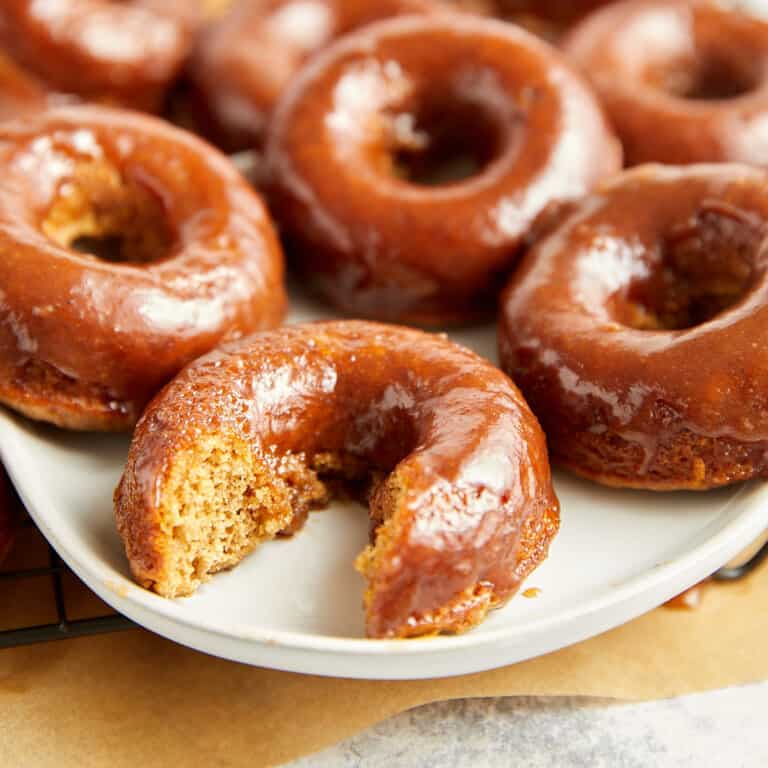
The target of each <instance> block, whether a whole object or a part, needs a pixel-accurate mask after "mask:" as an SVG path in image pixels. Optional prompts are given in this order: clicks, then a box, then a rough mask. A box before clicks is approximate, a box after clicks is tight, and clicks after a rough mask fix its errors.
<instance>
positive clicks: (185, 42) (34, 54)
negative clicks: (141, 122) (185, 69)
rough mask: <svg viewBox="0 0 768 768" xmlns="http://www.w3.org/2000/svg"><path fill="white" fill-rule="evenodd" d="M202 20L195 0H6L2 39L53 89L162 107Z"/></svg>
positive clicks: (0, 20) (0, 15) (0, 8)
mask: <svg viewBox="0 0 768 768" xmlns="http://www.w3.org/2000/svg"><path fill="white" fill-rule="evenodd" d="M200 18H201V14H200V13H199V9H198V8H197V7H196V3H194V2H189V0H128V1H127V2H110V0H66V2H63V3H62V2H51V1H50V0H3V2H2V4H0V44H1V45H2V46H3V47H4V48H5V49H6V50H7V51H8V52H9V53H10V54H11V55H12V56H13V57H14V58H15V59H16V60H17V61H18V62H19V63H20V64H21V66H22V67H24V68H25V69H27V70H29V71H30V72H31V73H33V74H34V75H36V76H37V77H39V78H40V79H41V80H42V81H44V82H45V83H46V84H47V85H48V86H49V87H50V89H51V90H54V91H61V92H65V93H72V94H77V95H78V96H81V97H83V98H85V99H88V100H95V101H101V102H105V103H111V104H119V105H122V106H128V107H133V108H137V109H147V110H155V109H157V108H159V107H160V105H161V103H162V100H163V97H164V95H165V92H166V90H167V88H168V86H169V85H170V84H171V82H172V81H173V80H174V78H175V77H176V75H177V74H178V72H179V70H180V69H181V67H182V65H183V64H184V61H185V59H186V57H187V55H188V53H189V50H190V48H191V46H192V43H193V39H194V31H195V29H196V27H197V25H198V23H199V21H200Z"/></svg>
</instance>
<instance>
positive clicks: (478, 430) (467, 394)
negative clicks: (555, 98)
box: [115, 321, 559, 637]
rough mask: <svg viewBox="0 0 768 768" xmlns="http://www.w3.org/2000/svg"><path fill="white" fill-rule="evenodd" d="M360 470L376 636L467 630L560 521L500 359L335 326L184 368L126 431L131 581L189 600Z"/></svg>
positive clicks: (125, 512)
mask: <svg viewBox="0 0 768 768" xmlns="http://www.w3.org/2000/svg"><path fill="white" fill-rule="evenodd" d="M366 479H368V480H371V481H372V484H371V485H370V492H369V500H370V515H371V521H372V543H371V545H370V546H369V547H368V548H367V549H366V550H365V551H364V552H363V553H362V554H361V555H360V556H359V557H358V559H357V562H356V567H357V569H358V570H359V571H360V572H361V573H362V574H363V575H364V576H365V578H366V579H367V581H368V588H367V591H366V594H365V607H366V630H367V634H368V635H369V636H370V637H407V636H414V635H424V634H434V633H437V632H460V631H463V630H466V629H469V628H471V627H472V626H474V625H475V624H477V623H478V622H480V621H481V620H482V619H483V617H484V616H485V614H486V613H487V611H488V610H489V609H491V608H494V607H496V606H498V605H500V604H501V603H503V602H504V601H506V600H507V599H508V598H509V597H511V596H512V595H513V594H514V593H515V592H516V591H517V589H518V587H519V585H520V583H521V582H522V580H523V579H524V578H525V577H526V575H527V574H528V573H529V572H530V571H531V570H533V569H534V568H535V567H536V566H537V565H538V564H539V563H540V562H541V561H542V560H543V559H544V558H545V557H546V555H547V551H548V547H549V543H550V541H551V539H552V537H553V536H554V535H555V533H556V532H557V529H558V525H559V511H558V502H557V499H556V497H555V494H554V491H553V490H552V485H551V481H550V472H549V463H548V459H547V450H546V445H545V440H544V435H543V433H542V432H541V430H540V428H539V425H538V422H537V421H536V419H535V417H534V416H533V414H532V413H531V412H530V410H529V409H528V407H527V405H526V404H525V401H524V400H523V398H522V397H521V396H520V393H519V392H518V390H517V389H516V388H515V386H514V385H513V384H512V382H511V381H510V380H509V379H508V378H507V377H506V376H505V375H504V374H503V373H502V372H501V371H499V370H498V369H496V368H495V367H494V366H492V365H491V364H490V363H488V362H487V361H485V360H483V359H482V358H480V357H478V356H477V355H475V354H474V353H472V352H470V351H469V350H467V349H465V348H463V347H460V346H458V345H456V344H453V343H451V342H449V341H447V340H446V339H445V338H444V337H439V336H432V335H429V334H426V333H424V332H422V331H416V330H412V329H408V328H400V327H396V326H387V325H379V324H376V323H367V322H362V321H336V322H328V323H313V324H307V325H303V326H294V327H287V328H282V329H280V330H278V331H270V332H265V333H261V334H256V335H254V336H252V337H250V338H248V339H244V340H241V341H239V342H235V343H233V344H229V345H226V346H224V347H222V348H220V349H219V350H217V351H214V352H212V353H210V354H208V355H206V356H205V357H203V358H201V359H200V360H197V361H195V362H194V363H192V364H190V365H189V366H187V367H186V368H185V369H184V370H183V371H182V372H181V373H180V374H179V375H178V376H177V377H176V378H175V379H174V380H173V381H172V382H171V383H170V384H169V385H168V386H167V387H166V388H165V389H164V390H163V391H162V392H161V393H160V394H159V395H158V396H157V397H156V398H155V399H154V400H153V401H152V403H151V404H150V406H149V407H148V408H147V410H146V412H145V413H144V415H143V416H142V418H141V421H140V422H139V424H138V426H137V428H136V432H135V434H134V438H133V443H132V445H131V449H130V453H129V455H128V464H127V466H126V469H125V472H124V474H123V477H122V479H121V481H120V484H119V485H118V487H117V490H116V492H115V508H116V516H117V526H118V529H119V531H120V534H121V536H122V538H123V541H124V543H125V548H126V553H127V555H128V560H129V562H130V566H131V571H132V573H133V575H134V577H135V578H136V580H137V581H138V582H139V583H140V584H142V585H143V586H145V587H147V588H150V589H152V590H154V591H155V592H158V593H159V594H161V595H164V596H167V597H174V596H178V595H187V594H189V593H191V592H192V591H193V590H195V589H196V588H197V587H198V586H199V585H200V584H201V583H202V582H204V581H207V580H208V579H209V578H210V577H211V575H212V574H214V573H215V572H217V571H220V570H222V569H224V568H229V567H231V566H234V565H235V564H236V563H238V562H239V561H240V560H241V559H242V558H243V557H244V556H245V555H246V554H247V553H248V552H250V551H251V550H252V549H253V548H254V547H255V546H256V545H257V544H258V543H259V542H261V541H262V540H264V539H268V538H271V537H273V536H274V535H275V534H277V533H278V532H280V531H282V530H285V529H290V530H294V529H295V528H296V527H297V524H296V521H297V520H298V521H299V522H300V521H302V520H303V518H304V516H305V515H306V513H307V510H308V509H312V508H317V507H321V506H324V505H325V503H326V502H327V501H328V498H329V496H330V494H331V489H332V488H334V487H338V485H339V483H341V484H342V485H347V486H350V485H351V486H352V488H355V487H357V488H360V487H361V486H364V485H365V481H366Z"/></svg>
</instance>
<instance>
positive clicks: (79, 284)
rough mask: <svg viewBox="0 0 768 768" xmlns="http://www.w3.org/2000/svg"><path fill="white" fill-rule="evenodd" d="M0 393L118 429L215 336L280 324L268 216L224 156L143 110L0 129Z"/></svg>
mask: <svg viewBox="0 0 768 768" xmlns="http://www.w3.org/2000/svg"><path fill="white" fill-rule="evenodd" d="M0 168H2V175H3V183H2V185H0V402H3V403H5V404H7V405H9V406H11V407H12V408H15V409H16V410H18V411H21V412H22V413H24V414H26V415H27V416H30V417H32V418H35V419H42V420H44V421H49V422H52V423H54V424H58V425H59V426H63V427H68V428H70V429H99V430H115V429H127V428H129V427H131V426H132V425H133V424H134V423H135V421H136V419H137V417H138V415H139V412H140V410H141V408H142V407H143V405H144V404H145V403H146V402H147V400H148V399H149V398H150V397H151V396H152V395H153V394H154V393H155V392H156V391H157V390H158V389H160V388H161V387H162V385H163V384H165V383H166V382H167V381H168V380H169V379H170V378H172V377H173V376H174V375H175V374H176V372H177V371H178V370H179V369H180V368H181V367H182V366H183V365H185V364H186V363H187V362H188V361H189V360H192V359H194V358H196V357H199V356H200V355H201V354H203V353H204V352H207V351H208V350H209V349H211V348H213V347H214V346H215V345H216V343H217V342H219V341H220V340H221V339H222V338H225V337H236V336H238V335H243V334H245V333H250V332H253V331H255V330H260V329H263V328H268V327H272V326H274V325H277V324H279V322H280V320H281V318H282V316H283V311H284V306H285V295H284V290H283V282H282V275H283V263H282V256H281V251H280V247H279V244H278V242H277V239H276V235H275V233H274V230H273V227H272V225H271V222H270V219H269V217H268V215H267V213H266V211H265V209H264V207H263V205H262V204H261V201H260V200H259V198H258V197H257V196H256V194H255V193H254V192H252V190H251V189H250V187H249V186H248V185H247V184H246V182H245V181H244V180H243V179H242V178H241V176H240V175H239V174H238V172H237V171H236V170H235V168H234V167H233V166H232V165H231V163H230V161H229V160H228V159H227V158H225V157H224V156H222V155H220V154H219V153H218V152H216V151H215V150H213V149H212V148H210V147H209V146H208V145H206V144H204V143H203V142H202V141H200V140H199V139H196V138H195V137H193V136H191V135H189V134H187V133H185V132H183V131H180V130H179V129H177V128H174V127H172V126H170V125H168V124H167V123H164V122H162V121H160V120H158V119H156V118H151V117H149V116H145V115H140V114H138V113H133V112H127V111H122V110H117V109H110V108H106V107H85V106H83V107H67V108H60V109H54V110H49V111H46V112H43V113H40V114H36V115H34V116H33V117H30V118H28V119H25V120H23V121H22V120H19V121H15V122H6V123H2V124H0Z"/></svg>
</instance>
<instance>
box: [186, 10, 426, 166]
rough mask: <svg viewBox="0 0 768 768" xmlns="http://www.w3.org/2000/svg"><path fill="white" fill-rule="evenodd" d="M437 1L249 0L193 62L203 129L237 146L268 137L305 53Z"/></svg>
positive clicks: (208, 37)
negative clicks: (268, 128)
mask: <svg viewBox="0 0 768 768" xmlns="http://www.w3.org/2000/svg"><path fill="white" fill-rule="evenodd" d="M436 8H437V6H436V3H435V2H431V1H430V0H244V1H242V2H240V3H239V4H237V5H236V6H235V7H234V8H233V9H232V11H230V13H229V14H227V15H226V16H225V17H224V18H223V19H222V20H221V21H220V22H219V23H218V24H216V25H214V26H213V27H211V29H210V30H209V31H208V32H207V33H206V34H205V35H204V36H203V39H202V41H201V43H200V45H199V46H198V50H197V52H196V54H195V55H194V56H193V60H192V63H191V66H190V70H191V77H192V80H193V82H194V85H195V88H196V90H197V92H198V100H199V101H200V102H202V103H201V104H200V107H201V108H202V109H203V110H204V112H205V117H204V118H203V126H202V128H203V130H204V131H206V132H207V133H208V134H210V135H211V137H212V138H213V139H215V140H216V142H217V143H218V144H220V145H222V146H225V147H226V148H227V149H229V150H231V151H236V150H241V149H250V148H252V147H254V146H258V145H260V144H261V142H262V140H263V138H264V131H265V128H266V123H267V119H268V117H269V114H270V112H271V111H272V109H273V107H274V106H275V104H276V103H277V100H278V98H279V97H280V95H281V94H282V92H283V91H284V90H285V89H286V87H287V86H288V84H289V83H290V82H291V80H293V78H294V77H295V76H296V73H297V72H298V71H299V69H300V68H301V66H302V65H303V64H304V62H305V61H306V59H307V58H308V57H309V56H310V55H311V54H313V53H315V52H317V51H318V50H320V49H322V48H324V47H325V46H327V45H328V44H329V43H330V42H331V41H333V40H335V39H336V38H337V37H339V36H341V35H344V34H347V33H348V32H350V31H352V30H354V29H357V28H358V27H361V26H363V25H365V24H369V23H370V22H372V21H377V20H379V19H384V18H387V17H390V16H400V15H402V14H408V13H429V12H433V11H434V10H436Z"/></svg>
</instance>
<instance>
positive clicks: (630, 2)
mask: <svg viewBox="0 0 768 768" xmlns="http://www.w3.org/2000/svg"><path fill="white" fill-rule="evenodd" d="M563 50H564V52H565V53H566V55H567V56H568V57H569V58H570V59H571V61H573V62H574V63H575V64H577V65H578V66H579V67H580V68H581V69H582V70H583V72H584V73H585V75H586V76H588V77H589V78H590V79H591V81H592V84H593V86H594V87H595V90H596V91H597V93H598V95H599V96H600V99H601V101H602V103H603V105H604V106H605V109H606V111H607V113H608V116H609V117H610V119H611V121H612V123H613V125H614V127H615V128H616V131H617V133H618V134H619V138H621V140H622V142H623V144H624V152H625V156H626V161H627V164H628V165H636V164H639V163H644V162H660V163H670V164H684V163H698V162H745V163H750V164H755V165H763V166H765V165H768V117H766V115H768V22H766V21H764V20H761V19H758V18H756V17H753V16H749V15H747V14H746V13H744V12H742V11H739V10H738V9H735V8H728V7H726V6H724V5H722V4H718V3H715V2H709V1H708V0H627V1H626V2H619V3H614V4H612V5H609V6H607V7H606V8H604V9H602V10H600V11H597V12H595V13H593V14H591V15H590V16H588V17H587V18H586V19H585V20H584V21H583V22H581V24H579V25H577V26H576V27H575V28H574V29H573V30H572V31H571V32H570V34H569V35H568V36H567V37H566V39H565V40H564V42H563Z"/></svg>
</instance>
